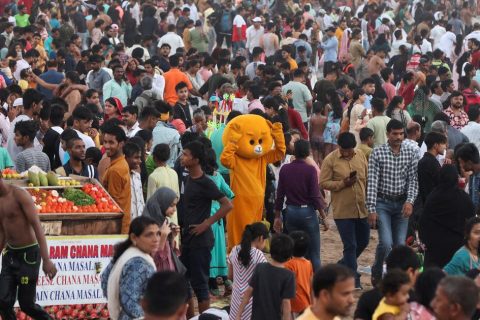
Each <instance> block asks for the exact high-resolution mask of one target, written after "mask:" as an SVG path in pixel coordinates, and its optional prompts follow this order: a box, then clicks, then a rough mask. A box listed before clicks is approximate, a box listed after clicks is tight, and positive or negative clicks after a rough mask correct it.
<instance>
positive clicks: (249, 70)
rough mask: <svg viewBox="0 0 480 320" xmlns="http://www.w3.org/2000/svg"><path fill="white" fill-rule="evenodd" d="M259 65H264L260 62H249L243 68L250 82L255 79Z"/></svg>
mask: <svg viewBox="0 0 480 320" xmlns="http://www.w3.org/2000/svg"><path fill="white" fill-rule="evenodd" d="M261 64H265V63H263V62H262V61H255V62H250V63H249V64H248V65H247V67H246V68H245V74H246V75H247V76H248V77H249V78H250V80H253V79H255V77H256V71H257V67H258V66H259V65H261Z"/></svg>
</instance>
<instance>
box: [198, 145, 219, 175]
mask: <svg viewBox="0 0 480 320" xmlns="http://www.w3.org/2000/svg"><path fill="white" fill-rule="evenodd" d="M200 138H203V137H200ZM207 139H208V138H207ZM205 148H206V151H205V164H204V166H203V171H204V172H205V173H206V174H208V175H210V176H213V174H214V173H215V170H217V169H218V163H217V154H216V153H215V150H213V149H212V148H207V147H205Z"/></svg>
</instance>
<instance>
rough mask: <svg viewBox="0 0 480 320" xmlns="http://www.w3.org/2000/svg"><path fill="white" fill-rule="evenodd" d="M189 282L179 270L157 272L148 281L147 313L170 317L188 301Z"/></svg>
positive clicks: (145, 294) (144, 296)
mask: <svg viewBox="0 0 480 320" xmlns="http://www.w3.org/2000/svg"><path fill="white" fill-rule="evenodd" d="M188 290H189V289H188V282H187V280H186V279H185V277H184V276H182V275H181V274H179V273H178V272H173V271H162V272H157V273H155V274H154V275H153V276H152V277H151V278H150V279H149V280H148V283H147V287H146V289H145V292H144V295H143V299H144V301H145V313H148V314H151V315H154V316H162V317H169V316H172V315H174V314H175V312H176V311H177V310H178V309H179V308H180V307H181V306H182V305H184V304H185V303H186V302H187V299H188Z"/></svg>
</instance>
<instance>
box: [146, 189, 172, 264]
mask: <svg viewBox="0 0 480 320" xmlns="http://www.w3.org/2000/svg"><path fill="white" fill-rule="evenodd" d="M177 202H178V197H177V194H176V193H175V191H173V190H172V189H169V188H165V187H163V188H159V189H158V190H157V191H155V193H154V194H153V195H152V196H151V197H150V198H149V199H148V201H147V203H146V204H145V208H144V209H143V214H142V216H147V217H150V218H153V219H154V220H155V221H157V222H158V223H159V225H161V226H162V225H164V224H167V225H168V224H170V223H171V222H170V221H169V218H171V217H172V216H173V215H174V214H175V212H176V206H177ZM171 229H172V234H170V235H168V236H164V235H163V234H162V237H161V238H160V246H159V249H158V251H157V252H156V253H155V254H154V255H153V260H154V261H155V265H156V266H157V271H179V272H180V270H178V269H179V268H178V267H179V265H178V258H176V256H175V252H174V250H173V249H174V248H175V242H174V237H175V235H174V234H175V233H178V230H179V227H178V225H176V221H175V223H173V222H172V224H171Z"/></svg>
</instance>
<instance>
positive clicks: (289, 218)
mask: <svg viewBox="0 0 480 320" xmlns="http://www.w3.org/2000/svg"><path fill="white" fill-rule="evenodd" d="M285 212H286V216H285V225H286V228H287V230H288V232H289V233H290V232H293V231H304V232H306V233H307V234H308V236H309V237H310V246H309V247H308V252H307V256H306V258H307V259H308V260H310V261H311V262H312V265H313V269H314V271H316V270H318V269H319V268H320V227H319V225H318V218H317V214H316V212H315V209H314V208H313V207H311V206H308V207H304V208H302V207H297V206H287V210H286V211H285Z"/></svg>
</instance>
